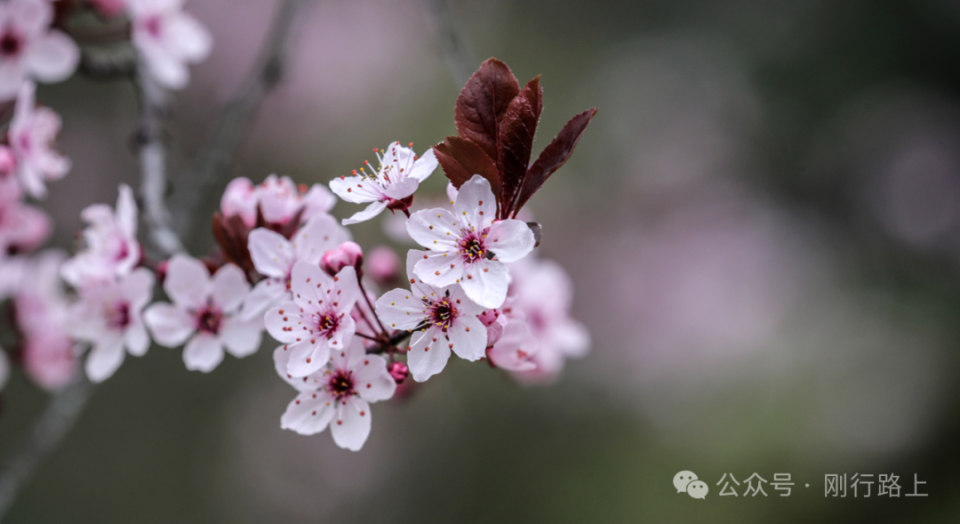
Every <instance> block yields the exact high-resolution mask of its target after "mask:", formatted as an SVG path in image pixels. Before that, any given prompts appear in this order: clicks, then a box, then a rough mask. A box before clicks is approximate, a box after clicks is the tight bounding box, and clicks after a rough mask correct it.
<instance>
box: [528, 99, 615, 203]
mask: <svg viewBox="0 0 960 524" xmlns="http://www.w3.org/2000/svg"><path fill="white" fill-rule="evenodd" d="M597 111H598V109H597V108H593V109H587V110H586V111H584V112H583V113H580V114H579V115H577V116H575V117H573V118H571V119H570V121H569V122H567V123H566V124H565V125H564V126H563V129H561V130H560V133H559V134H558V135H557V136H556V138H554V139H553V141H552V142H550V145H548V146H547V147H546V148H544V150H543V151H541V152H540V156H539V157H538V158H537V161H536V162H534V163H533V165H532V166H530V169H529V170H527V176H526V177H524V180H523V187H522V188H521V189H520V196H519V198H518V199H517V204H516V205H515V206H513V208H512V209H511V210H510V212H511V213H512V214H513V216H517V211H519V210H520V208H521V207H523V205H524V204H526V203H527V200H530V197H531V196H533V194H534V193H536V192H537V190H538V189H540V186H542V185H543V183H544V182H545V181H546V180H547V179H548V178H550V175H552V174H553V173H555V172H556V171H557V170H558V169H560V167H561V166H563V164H564V163H566V161H567V160H568V159H569V158H570V155H572V154H573V150H574V148H576V147H577V143H578V142H579V141H580V137H581V136H582V135H583V132H584V131H585V130H586V129H587V125H588V124H589V123H590V121H591V120H592V119H593V117H594V116H595V115H596V114H597Z"/></svg>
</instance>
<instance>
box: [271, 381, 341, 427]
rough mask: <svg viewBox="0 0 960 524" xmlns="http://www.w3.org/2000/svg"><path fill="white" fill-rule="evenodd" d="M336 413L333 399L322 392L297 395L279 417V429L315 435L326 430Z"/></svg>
mask: <svg viewBox="0 0 960 524" xmlns="http://www.w3.org/2000/svg"><path fill="white" fill-rule="evenodd" d="M335 413H336V408H335V407H334V406H333V399H332V398H330V396H329V395H327V394H326V393H324V392H322V391H318V392H304V393H300V394H299V395H297V398H295V399H294V400H293V401H292V402H290V404H288V405H287V410H286V411H285V412H284V413H283V416H282V417H280V427H281V428H283V429H289V430H291V431H295V432H297V433H299V434H301V435H315V434H317V433H320V432H321V431H323V430H324V429H326V428H327V425H328V424H329V423H330V420H331V419H332V418H333V416H334V414H335Z"/></svg>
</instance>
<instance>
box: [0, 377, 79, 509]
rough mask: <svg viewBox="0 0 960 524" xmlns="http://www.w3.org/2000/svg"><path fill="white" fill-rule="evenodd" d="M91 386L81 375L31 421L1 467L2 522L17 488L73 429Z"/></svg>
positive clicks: (18, 488)
mask: <svg viewBox="0 0 960 524" xmlns="http://www.w3.org/2000/svg"><path fill="white" fill-rule="evenodd" d="M91 389H92V387H91V385H90V383H89V382H87V380H86V379H85V378H83V377H82V376H81V377H80V378H79V379H78V380H77V381H76V382H74V383H73V384H71V385H69V386H67V387H65V388H64V389H62V390H61V391H59V392H58V393H57V394H56V395H55V396H54V397H53V399H52V400H51V401H50V404H49V405H48V406H47V408H46V409H45V410H44V411H43V413H41V414H40V416H39V418H37V420H36V421H35V422H34V424H33V427H32V428H31V429H30V431H29V433H28V434H27V435H26V438H25V439H24V440H23V442H22V443H21V444H20V446H19V447H18V448H17V449H16V450H14V452H13V454H12V455H11V456H10V458H9V459H8V460H7V462H6V463H5V464H4V465H3V469H2V473H0V521H2V520H3V518H4V516H6V514H7V512H8V511H9V510H10V507H11V506H12V505H13V501H14V500H15V499H16V496H17V492H19V491H20V487H21V486H23V484H24V483H25V482H26V481H27V480H29V479H30V477H32V476H33V472H34V471H35V470H36V469H37V466H38V465H39V464H40V462H41V461H42V460H43V458H44V457H45V456H46V455H47V454H49V453H50V452H51V451H53V450H55V449H56V448H57V446H58V445H59V444H60V441H61V440H63V437H64V435H66V434H67V432H68V431H69V430H70V428H71V427H73V424H74V422H76V420H77V418H78V417H79V416H80V412H81V411H83V408H84V406H85V405H86V403H87V399H88V398H89V396H90V390H91Z"/></svg>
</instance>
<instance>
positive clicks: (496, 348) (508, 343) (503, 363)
mask: <svg viewBox="0 0 960 524" xmlns="http://www.w3.org/2000/svg"><path fill="white" fill-rule="evenodd" d="M538 346H539V344H538V342H537V340H536V339H535V338H534V337H532V336H531V335H530V329H529V328H528V327H527V323H526V322H524V321H522V320H520V319H510V320H509V321H508V322H507V325H506V327H504V328H503V332H502V334H501V335H500V337H499V338H498V339H497V341H496V343H494V344H493V346H492V347H490V348H488V349H487V356H488V357H489V358H490V361H491V362H493V364H494V365H495V366H497V367H498V368H501V369H505V370H507V371H534V370H535V369H537V364H536V362H535V361H534V360H533V357H534V356H535V355H536V353H537V349H538Z"/></svg>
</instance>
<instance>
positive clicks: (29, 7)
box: [0, 0, 80, 101]
mask: <svg viewBox="0 0 960 524" xmlns="http://www.w3.org/2000/svg"><path fill="white" fill-rule="evenodd" d="M52 20H53V6H51V5H50V2H49V1H48V0H8V1H7V2H3V3H0V101H2V100H10V99H12V98H13V97H14V96H16V95H17V91H18V90H19V89H20V86H21V85H23V84H24V82H25V81H26V80H27V79H28V78H36V79H37V80H39V81H41V82H59V81H61V80H64V79H66V78H67V77H68V76H70V75H71V74H72V73H73V71H74V70H75V69H76V68H77V63H78V62H79V61H80V50H79V49H78V48H77V45H76V44H74V43H73V40H70V38H69V37H67V35H65V34H63V33H62V32H60V31H57V30H54V29H50V22H51V21H52Z"/></svg>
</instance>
